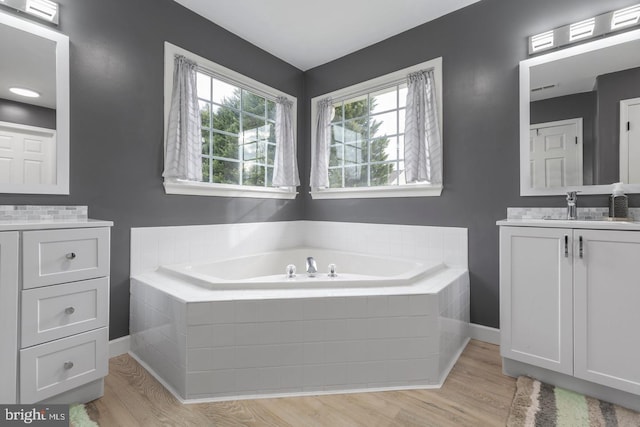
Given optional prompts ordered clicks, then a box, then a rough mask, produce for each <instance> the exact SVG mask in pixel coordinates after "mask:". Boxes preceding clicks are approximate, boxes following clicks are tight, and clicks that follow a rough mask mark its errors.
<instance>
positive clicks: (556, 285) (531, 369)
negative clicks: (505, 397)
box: [497, 219, 640, 410]
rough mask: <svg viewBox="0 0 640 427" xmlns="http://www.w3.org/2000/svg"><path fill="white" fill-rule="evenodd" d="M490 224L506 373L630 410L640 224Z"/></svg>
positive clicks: (639, 401)
mask: <svg viewBox="0 0 640 427" xmlns="http://www.w3.org/2000/svg"><path fill="white" fill-rule="evenodd" d="M497 224H498V225H499V226H500V319H501V320H500V333H501V342H500V353H501V355H502V357H503V369H504V372H505V373H506V374H508V375H511V376H518V375H530V376H533V377H535V378H538V379H540V380H542V381H545V382H548V383H552V384H555V385H559V386H561V387H565V388H569V389H573V390H576V391H579V392H582V393H585V394H588V395H591V396H595V397H599V398H601V399H605V400H607V401H612V402H614V403H619V404H621V405H624V406H627V407H630V408H633V409H636V410H638V409H639V407H640V397H639V396H640V335H639V334H638V328H639V327H640V274H639V271H640V270H639V267H640V223H636V222H608V221H603V220H594V221H581V220H577V221H576V220H549V219H544V220H533V219H522V220H504V221H499V222H498V223H497Z"/></svg>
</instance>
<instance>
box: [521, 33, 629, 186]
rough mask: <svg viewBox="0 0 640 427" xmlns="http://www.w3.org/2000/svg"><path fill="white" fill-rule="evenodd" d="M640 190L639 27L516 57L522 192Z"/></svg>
mask: <svg viewBox="0 0 640 427" xmlns="http://www.w3.org/2000/svg"><path fill="white" fill-rule="evenodd" d="M620 181H621V182H623V183H625V185H624V189H625V192H628V193H640V30H635V31H629V32H625V33H622V34H617V35H614V36H610V37H607V38H601V39H597V40H594V41H591V42H588V43H584V44H580V45H577V46H573V47H569V48H566V49H562V50H558V51H554V52H551V53H547V54H544V55H540V56H536V57H533V58H530V59H527V60H524V61H522V62H520V195H522V196H542V195H555V194H558V195H560V194H565V193H566V192H567V191H580V192H581V193H583V194H610V193H611V189H612V187H611V184H612V183H614V182H620Z"/></svg>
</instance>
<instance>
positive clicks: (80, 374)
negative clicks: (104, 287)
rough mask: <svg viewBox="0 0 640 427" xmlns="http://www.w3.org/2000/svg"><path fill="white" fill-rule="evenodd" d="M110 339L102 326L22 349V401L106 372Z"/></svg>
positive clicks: (37, 400) (44, 396) (35, 399)
mask: <svg viewBox="0 0 640 427" xmlns="http://www.w3.org/2000/svg"><path fill="white" fill-rule="evenodd" d="M107 340H108V333H107V328H101V329H98V330H95V331H91V332H85V333H83V334H80V335H74V336H72V337H69V338H63V339H61V340H57V341H52V342H49V343H46V344H41V345H37V346H35V347H31V348H27V349H25V350H20V402H21V403H24V404H29V403H35V402H39V401H41V400H43V399H46V398H48V397H51V396H55V395H57V394H60V393H62V392H65V391H67V390H71V389H73V388H76V387H79V386H81V385H84V384H86V383H88V382H91V381H95V380H97V379H99V378H102V377H104V376H106V375H107V373H108V350H107Z"/></svg>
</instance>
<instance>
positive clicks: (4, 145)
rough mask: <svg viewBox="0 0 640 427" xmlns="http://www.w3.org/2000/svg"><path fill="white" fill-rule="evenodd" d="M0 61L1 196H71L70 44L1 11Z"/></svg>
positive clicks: (46, 30)
mask: <svg viewBox="0 0 640 427" xmlns="http://www.w3.org/2000/svg"><path fill="white" fill-rule="evenodd" d="M0 58H2V59H1V60H0V193H23V194H69V38H68V37H67V36H65V35H64V34H61V33H59V32H57V31H54V30H52V29H50V28H48V27H44V26H42V25H39V24H36V23H33V22H30V21H26V20H24V19H21V18H19V17H16V16H15V15H12V14H9V13H5V12H1V11H0ZM11 88H18V89H28V90H30V91H32V92H35V93H37V94H38V96H37V97H34V96H33V95H34V94H33V93H31V94H29V93H27V95H31V96H24V95H20V94H16V93H14V91H11V90H10V89H11ZM18 92H19V91H18Z"/></svg>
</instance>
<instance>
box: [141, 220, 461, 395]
mask: <svg viewBox="0 0 640 427" xmlns="http://www.w3.org/2000/svg"><path fill="white" fill-rule="evenodd" d="M302 226H304V227H307V226H311V225H310V224H307V223H304V224H300V223H291V224H289V223H287V224H259V225H256V226H255V227H254V226H253V225H251V226H247V225H242V226H240V225H229V226H210V227H206V228H204V227H199V228H190V227H184V228H185V229H186V230H185V231H184V232H183V230H182V227H171V228H166V229H163V228H161V230H160V231H156V230H148V229H142V230H141V231H140V232H139V233H138V235H136V236H133V235H132V271H136V273H135V274H133V275H132V277H131V318H130V329H131V354H132V355H133V356H134V357H135V358H136V359H137V360H138V361H140V362H141V363H142V364H143V366H145V367H146V368H147V369H148V370H149V371H150V372H151V373H152V374H153V375H154V376H155V377H156V378H158V380H159V381H160V382H161V383H162V384H164V385H165V387H167V388H168V389H169V390H170V391H172V393H173V394H174V395H175V396H176V397H177V398H178V399H179V400H181V401H183V402H187V403H190V402H200V401H221V400H232V399H248V398H260V397H274V396H297V395H308V394H312V395H313V394H327V393H350V392H364V391H380V390H402V389H416V388H436V387H439V386H440V385H441V384H442V383H443V382H444V380H445V379H446V376H447V374H448V372H449V370H450V369H451V368H452V366H453V365H454V364H455V362H456V360H457V358H458V356H459V354H460V353H461V351H462V350H463V349H464V346H465V345H466V343H467V342H468V339H469V338H468V337H469V335H468V325H469V273H468V270H467V268H466V256H465V255H464V254H465V253H466V230H458V229H455V230H452V231H451V232H450V231H449V230H447V229H444V230H443V231H442V234H434V236H436V237H437V236H438V235H443V236H444V235H447V234H451V236H452V238H455V239H454V240H453V243H454V244H455V245H457V246H455V247H456V248H458V247H459V249H457V252H455V253H453V252H452V254H453V255H452V256H450V255H449V252H447V248H448V246H447V245H449V243H446V244H445V243H444V242H443V240H440V241H441V242H442V243H440V244H439V245H436V244H434V245H433V246H434V248H435V249H434V250H433V251H432V252H431V251H430V250H429V251H427V253H426V254H427V255H428V254H431V253H433V254H437V253H438V251H440V253H441V254H442V256H441V257H440V258H437V259H433V258H432V257H428V256H415V255H419V254H420V253H421V250H422V248H423V247H424V246H423V244H425V243H424V242H426V244H429V245H431V241H430V240H428V238H429V236H431V235H432V234H433V233H434V230H435V231H438V233H440V229H434V228H433V227H409V226H384V225H376V224H366V225H362V224H345V225H341V224H324V223H322V224H313V230H312V231H313V233H311V232H308V231H305V230H301V228H302ZM249 228H250V229H251V232H249V231H248V229H249ZM209 230H211V231H210V232H209ZM195 231H197V232H195ZM388 231H393V233H389V232H388ZM190 232H191V235H192V236H193V237H192V238H196V237H198V238H199V237H200V236H202V235H205V236H210V237H208V239H213V238H215V237H217V238H218V240H217V241H216V242H217V243H216V244H212V245H211V249H210V251H209V252H205V253H209V254H212V255H210V257H211V259H210V260H208V261H207V260H206V259H203V258H204V257H203V256H202V255H203V243H200V242H196V243H197V244H193V245H191V244H190V243H189V242H188V241H185V240H181V239H183V236H188V235H189V233H190ZM207 232H209V234H207ZM349 232H352V233H353V238H351V240H349V242H355V241H356V240H357V239H358V238H361V239H363V240H364V239H372V241H375V242H378V243H379V241H380V239H383V238H384V239H386V238H387V237H386V236H402V242H403V246H394V247H392V250H390V251H389V253H395V254H400V253H403V252H406V253H408V254H409V256H406V257H404V258H398V257H393V256H388V255H381V254H380V253H381V252H383V251H384V250H385V249H384V248H383V247H381V246H378V247H377V248H376V247H372V245H363V246H362V253H360V252H357V251H356V249H355V246H357V245H356V244H354V245H353V246H354V248H349V251H340V250H328V249H317V248H313V247H311V246H309V242H304V241H301V242H300V243H299V244H298V245H293V246H292V247H295V248H296V249H278V248H275V249H274V250H270V251H268V252H264V253H259V254H254V255H250V256H236V257H233V258H230V259H225V258H228V257H229V256H230V255H233V254H237V253H239V251H240V249H243V248H251V247H253V246H255V244H256V242H257V244H259V245H263V246H266V245H268V244H272V243H271V242H277V241H279V240H278V239H282V238H281V237H279V236H309V235H313V236H321V237H325V236H328V237H327V238H329V237H330V239H329V240H330V241H339V240H340V236H344V235H345V233H349ZM140 236H143V237H144V239H142V238H141V237H140ZM164 236H167V237H166V239H167V240H166V242H167V243H165V242H164V239H165V237H164ZM221 236H224V237H221ZM134 237H135V238H134ZM374 237H375V239H376V240H373V239H374ZM245 239H250V242H251V245H249V244H248V243H246V244H247V245H248V246H243V245H245ZM296 239H297V238H296ZM291 240H292V241H293V243H297V242H296V241H295V239H294V238H292V239H291ZM208 241H209V240H203V242H208ZM138 242H140V246H138ZM345 242H346V241H345ZM378 243H376V244H378ZM385 244H386V243H385ZM392 244H397V242H396V243H393V242H392ZM252 245H253V246H252ZM274 246H275V245H274ZM340 246H341V247H343V246H344V245H343V244H340ZM158 247H159V248H160V250H159V252H158V253H157V254H155V253H154V252H151V251H149V249H153V248H158ZM163 247H164V248H169V249H171V248H175V249H174V252H171V253H170V255H172V254H173V255H172V256H167V255H166V254H167V251H166V250H164V252H163V249H162V248H163ZM190 248H193V250H191V249H190ZM239 248H240V249H239ZM429 248H430V246H429ZM437 248H439V249H437ZM373 249H375V250H376V251H377V252H378V254H374V253H368V254H367V253H366V252H367V251H371V252H374V251H373ZM243 250H244V249H243ZM185 253H189V254H190V255H189V256H192V257H193V260H192V261H191V262H188V260H185V259H184V258H183V259H182V260H179V261H180V262H176V261H178V260H177V258H178V255H180V256H183V255H184V254H185ZM240 253H241V252H240ZM414 254H415V255H414ZM412 255H414V256H412ZM308 256H312V257H314V258H315V260H316V262H317V265H318V270H319V273H318V276H317V277H315V278H309V277H307V276H306V272H305V271H304V270H305V261H306V258H307V257H308ZM136 257H137V259H136ZM447 257H450V258H451V259H454V260H456V259H463V260H465V264H464V265H463V264H458V265H452V264H451V263H449V262H445V259H446V258H447ZM163 258H166V259H169V260H171V259H173V260H175V261H174V262H167V263H164V264H166V265H164V264H163V263H162V262H161V261H160V260H161V259H163ZM185 261H187V262H185ZM141 263H142V264H154V263H157V264H156V266H155V267H154V269H153V270H150V269H147V270H145V271H139V270H138V269H137V268H138V267H136V265H138V266H139V265H140V264H141ZM288 264H295V265H296V267H297V277H296V278H294V279H288V278H287V277H286V275H285V269H286V266H287V265H288ZM328 264H336V266H337V273H338V277H336V278H329V277H327V276H326V274H327V269H328Z"/></svg>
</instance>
